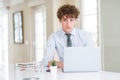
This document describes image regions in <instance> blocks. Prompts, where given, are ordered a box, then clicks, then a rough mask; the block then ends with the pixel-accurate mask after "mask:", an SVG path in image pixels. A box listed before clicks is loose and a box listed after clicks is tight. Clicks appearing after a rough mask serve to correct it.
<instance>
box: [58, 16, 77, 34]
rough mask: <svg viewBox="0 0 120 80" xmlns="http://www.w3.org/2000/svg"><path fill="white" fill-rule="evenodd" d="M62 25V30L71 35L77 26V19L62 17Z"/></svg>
mask: <svg viewBox="0 0 120 80" xmlns="http://www.w3.org/2000/svg"><path fill="white" fill-rule="evenodd" d="M60 22H61V24H62V29H63V30H64V31H65V32H66V33H70V32H71V31H72V30H73V28H74V25H75V22H76V18H74V17H73V18H71V17H66V16H64V17H62V19H61V20H60Z"/></svg>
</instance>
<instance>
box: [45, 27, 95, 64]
mask: <svg viewBox="0 0 120 80" xmlns="http://www.w3.org/2000/svg"><path fill="white" fill-rule="evenodd" d="M70 38H71V41H72V47H86V46H95V44H94V42H93V40H92V37H91V35H90V34H89V33H88V32H86V31H83V30H80V29H76V28H74V29H73V30H72V32H71V37H70ZM66 46H67V36H66V35H65V32H64V31H63V30H60V31H57V32H54V33H52V34H51V36H50V37H49V38H48V42H47V46H46V50H45V53H44V58H43V63H44V65H45V66H47V64H48V61H50V60H52V59H53V58H54V56H55V54H54V53H55V51H56V52H57V54H58V57H59V60H60V61H62V62H63V54H64V47H66Z"/></svg>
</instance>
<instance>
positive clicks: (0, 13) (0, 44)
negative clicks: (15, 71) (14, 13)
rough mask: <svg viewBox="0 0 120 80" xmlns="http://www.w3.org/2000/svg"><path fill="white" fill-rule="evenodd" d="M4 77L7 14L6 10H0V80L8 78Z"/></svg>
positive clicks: (6, 66) (5, 67) (5, 69)
mask: <svg viewBox="0 0 120 80" xmlns="http://www.w3.org/2000/svg"><path fill="white" fill-rule="evenodd" d="M1 75H2V76H1ZM5 76H8V13H7V10H6V9H5V10H0V78H1V77H2V80H7V78H8V77H5ZM5 78H6V79H5Z"/></svg>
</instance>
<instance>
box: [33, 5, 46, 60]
mask: <svg viewBox="0 0 120 80" xmlns="http://www.w3.org/2000/svg"><path fill="white" fill-rule="evenodd" d="M45 13H46V12H45V6H44V4H42V5H40V6H37V7H35V8H34V22H35V59H36V61H42V58H43V53H44V48H45V45H46V15H45Z"/></svg>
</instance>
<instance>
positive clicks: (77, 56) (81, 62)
mask: <svg viewBox="0 0 120 80" xmlns="http://www.w3.org/2000/svg"><path fill="white" fill-rule="evenodd" d="M100 70H101V51H100V48H99V47H65V48H64V68H63V72H96V71H100Z"/></svg>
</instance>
